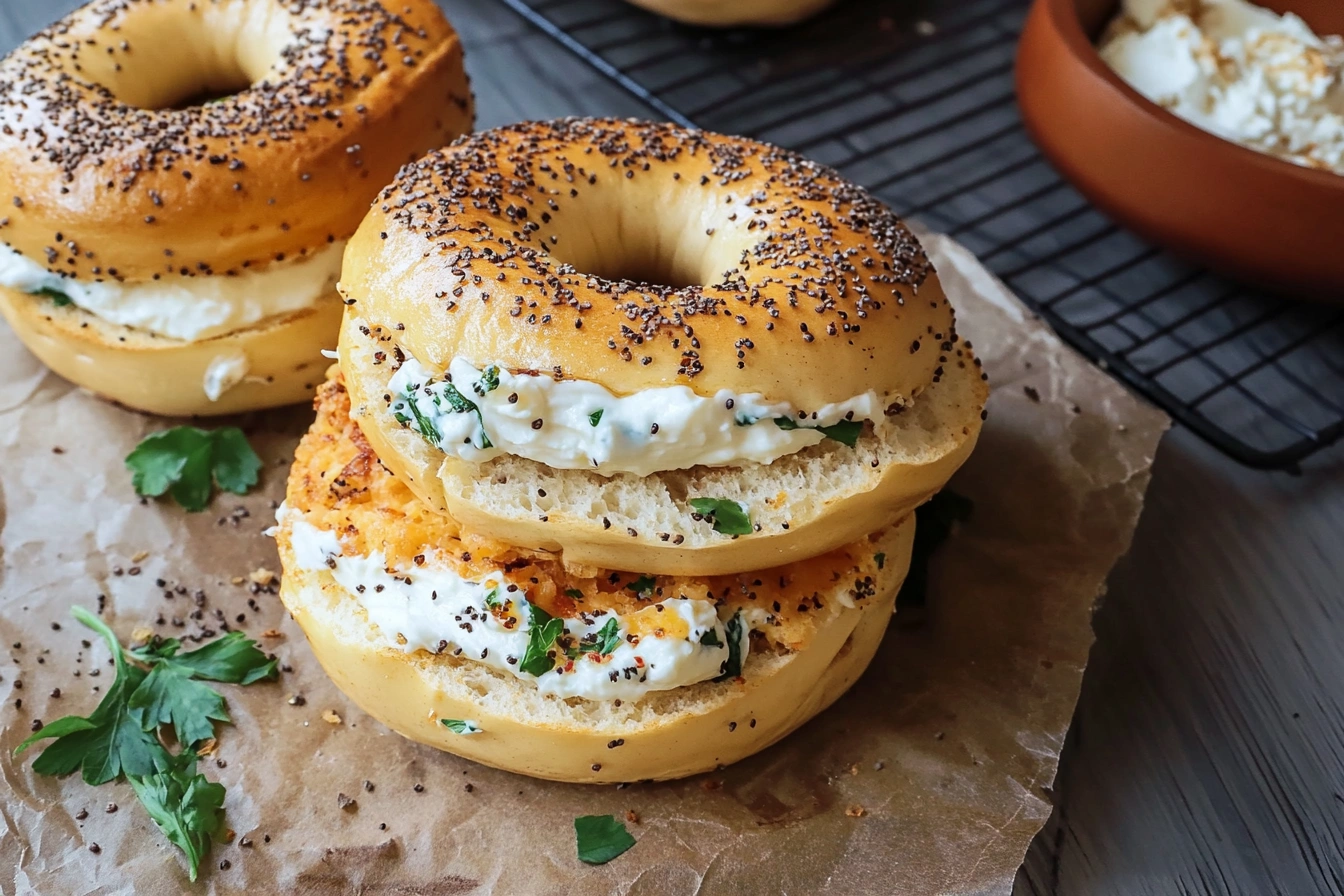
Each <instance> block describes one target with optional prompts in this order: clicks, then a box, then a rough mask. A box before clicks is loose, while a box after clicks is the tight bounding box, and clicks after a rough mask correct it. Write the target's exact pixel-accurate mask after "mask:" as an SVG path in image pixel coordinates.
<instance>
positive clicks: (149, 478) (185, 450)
mask: <svg viewBox="0 0 1344 896" xmlns="http://www.w3.org/2000/svg"><path fill="white" fill-rule="evenodd" d="M126 468H127V469H129V470H130V471H131V485H132V486H133V487H134V488H135V493H136V494H138V495H144V496H147V497H154V498H157V497H159V496H160V495H163V494H164V493H167V494H169V495H171V496H172V498H173V500H175V501H177V503H178V504H180V505H182V507H184V508H186V509H187V510H188V511H191V512H193V513H195V512H197V511H201V510H204V509H205V508H206V506H207V505H208V504H209V503H210V496H211V493H212V491H213V487H212V484H213V485H218V486H219V487H220V488H222V489H224V490H225V491H228V492H233V493H234V494H237V495H244V494H247V492H248V490H249V489H251V488H252V486H254V485H256V484H257V473H258V472H260V470H261V458H259V457H257V454H256V452H255V451H253V450H252V446H251V445H249V444H248V443H247V437H246V436H244V435H243V431H242V430H240V429H238V428H237V427H236V426H226V427H223V428H221V429H216V430H213V431H209V430H204V429H197V428H195V427H194V426H176V427H174V428H172V429H165V430H161V431H159V432H156V433H153V434H151V435H149V436H146V437H145V439H144V440H143V441H141V442H140V444H139V445H137V446H136V447H135V450H134V451H132V452H131V453H130V454H128V455H126Z"/></svg>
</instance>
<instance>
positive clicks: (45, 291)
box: [32, 286, 74, 308]
mask: <svg viewBox="0 0 1344 896" xmlns="http://www.w3.org/2000/svg"><path fill="white" fill-rule="evenodd" d="M32 294H33V295H35V296H46V297H47V298H48V299H51V303H52V304H53V305H55V306H56V307H57V308H64V307H65V306H66V305H73V304H74V301H73V300H72V299H71V298H70V297H69V296H68V295H66V294H65V293H63V292H61V291H60V290H59V289H52V288H51V287H50V286H44V287H42V288H41V289H39V290H35V291H34V292H33V293H32Z"/></svg>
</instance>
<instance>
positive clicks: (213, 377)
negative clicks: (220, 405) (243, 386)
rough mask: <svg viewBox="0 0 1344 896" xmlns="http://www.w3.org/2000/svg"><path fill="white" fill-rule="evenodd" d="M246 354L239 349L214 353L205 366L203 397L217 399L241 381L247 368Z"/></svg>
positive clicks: (245, 374) (202, 384) (202, 386)
mask: <svg viewBox="0 0 1344 896" xmlns="http://www.w3.org/2000/svg"><path fill="white" fill-rule="evenodd" d="M248 366H249V365H248V361H247V355H246V354H245V353H243V352H241V351H238V352H233V353H231V354H227V355H216V356H215V358H214V359H213V360H212V361H211V362H210V366H209V367H206V368H205V379H204V381H203V382H202V383H201V388H202V389H204V390H205V397H206V398H208V399H210V400H211V401H219V397H220V396H221V395H223V394H224V393H225V392H227V391H229V390H230V389H232V388H233V387H234V386H236V385H238V384H239V383H241V382H242V381H243V377H245V376H247V370H248Z"/></svg>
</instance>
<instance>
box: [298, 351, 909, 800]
mask: <svg viewBox="0 0 1344 896" xmlns="http://www.w3.org/2000/svg"><path fill="white" fill-rule="evenodd" d="M316 406H317V420H316V422H315V423H314V424H313V427H312V428H311V429H310V430H309V432H308V434H307V435H306V436H305V437H304V439H303V441H302V442H301V443H300V445H299V448H298V450H297V451H296V455H295V464H294V468H293V471H292V473H291V475H290V480H289V485H288V490H287V494H286V500H285V503H284V505H282V507H281V510H280V512H279V514H278V525H277V526H276V529H275V530H274V534H275V536H276V540H277V543H278V546H279V550H280V557H281V561H282V564H283V568H284V576H283V580H282V585H281V597H282V599H283V600H284V603H285V606H286V607H287V608H288V610H289V612H290V613H291V614H292V615H293V617H294V619H295V620H296V621H297V622H298V624H299V625H300V626H301V627H302V628H303V630H304V633H305V634H306V635H307V638H308V641H309V643H310V645H311V647H312V650H313V653H314V654H315V655H316V657H317V659H318V661H319V662H320V663H321V664H322V666H323V668H324V669H325V670H326V672H327V674H328V675H329V676H330V677H331V678H332V680H333V681H334V682H335V683H336V684H337V685H338V686H339V687H340V688H341V689H342V690H343V691H344V692H345V693H346V694H347V695H348V696H349V697H350V698H351V699H352V700H353V701H354V702H355V703H357V704H358V705H359V706H360V707H361V708H362V709H363V710H364V711H366V712H368V713H369V714H370V715H372V716H373V717H375V718H377V719H378V720H380V721H381V722H383V723H384V724H386V725H387V726H388V727H390V728H392V729H394V730H396V731H397V732H399V733H401V734H403V735H405V736H406V737H409V738H411V739H413V740H416V741H419V742H421V743H425V744H429V745H431V746H434V747H437V748H439V749H442V750H447V751H449V752H451V753H455V754H458V755H460V756H464V757H466V758H469V759H472V760H475V761H477V762H481V763H484V764H486V765H491V766H495V767H497V768H502V769H506V770H509V771H513V772H518V773H521V774H526V775H531V776H535V777H540V778H549V779H553V780H560V781H571V782H587V783H611V782H625V781H639V780H661V779H669V778H678V777H684V776H686V775H691V774H695V773H697V772H702V771H707V770H710V769H713V768H716V767H719V766H723V765H726V764H728V763H732V762H735V761H737V760H739V759H742V758H744V757H746V756H749V755H751V754H753V753H755V752H757V751H759V750H761V749H763V748H765V747H766V746H768V745H770V744H771V743H773V742H775V741H777V740H778V739H780V738H781V737H783V736H785V735H786V734H788V733H789V732H790V731H793V730H794V729H796V728H798V727H799V726H800V725H802V724H803V723H805V722H807V721H808V720H809V719H811V718H812V717H813V716H815V715H816V714H817V713H819V712H821V711H822V710H823V709H825V708H826V707H827V706H829V705H830V704H831V703H832V702H834V701H835V700H836V699H837V698H838V697H839V696H840V695H841V694H842V693H844V691H845V690H846V689H847V688H849V687H850V685H852V684H853V683H854V682H855V680H857V679H858V677H859V675H860V674H861V673H862V672H863V670H864V669H865V668H866V667H867V665H868V663H869V662H870V661H871V659H872V657H873V654H874V653H875V652H876V650H877V647H878V644H879V643H880V641H881V640H882V636H883V633H884V632H885V631H886V628H887V624H888V622H889V621H890V619H891V615H892V612H893V607H894V602H895V597H896V592H897V590H898V589H899V588H900V585H901V583H902V582H903V581H904V578H905V574H906V571H907V569H908V566H909V559H910V550H911V543H912V539H913V534H914V521H913V518H908V519H906V520H904V521H902V522H900V523H899V524H897V525H895V526H892V527H889V528H887V529H885V530H883V531H880V532H878V533H874V534H873V535H870V536H868V537H866V538H864V539H862V540H860V541H858V542H855V543H853V544H850V545H846V546H844V547H842V548H838V549H835V550H832V551H830V552H828V553H826V554H823V555H821V556H818V557H814V558H811V559H809V560H804V561H798V562H795V563H792V564H789V565H786V566H780V567H776V568H772V569H768V570H758V571H756V572H751V573H743V574H738V575H719V576H708V577H685V576H658V575H649V574H646V573H643V572H640V571H639V570H633V571H612V570H599V569H592V568H589V569H584V568H581V567H575V566H573V565H567V564H565V563H564V562H562V560H561V558H560V557H558V556H557V555H554V554H548V553H545V552H536V551H526V550H522V549H519V548H515V547H511V546H509V545H506V544H504V543H501V542H496V541H492V540H489V539H486V538H476V537H473V536H472V535H471V534H470V532H468V531H463V530H461V529H460V528H459V527H458V526H456V525H455V524H452V523H451V522H450V521H447V520H445V518H444V517H442V516H441V515H439V514H438V513H436V512H435V511H433V510H431V509H429V508H428V507H427V506H426V505H425V504H424V503H423V502H421V501H420V500H419V499H418V498H416V497H415V496H414V495H413V494H412V493H411V491H410V490H409V489H408V488H407V487H406V486H405V485H403V484H402V483H401V482H400V481H399V480H398V479H397V478H396V477H394V476H393V475H392V474H390V473H389V472H388V471H387V470H386V469H385V468H384V467H383V466H382V465H381V464H380V462H379V460H378V457H377V456H376V455H375V454H374V451H373V449H372V448H371V447H370V445H369V443H368V442H367V441H366V440H365V439H364V437H363V434H362V433H361V431H360V430H359V428H358V427H357V426H356V425H355V424H354V423H353V422H352V421H351V419H350V416H349V398H348V396H347V394H346V392H345V388H344V386H343V384H342V383H341V381H340V378H339V375H335V374H334V375H333V378H332V379H330V380H328V381H327V382H326V383H325V384H324V385H323V386H322V387H321V388H320V390H319V393H318V398H317V402H316Z"/></svg>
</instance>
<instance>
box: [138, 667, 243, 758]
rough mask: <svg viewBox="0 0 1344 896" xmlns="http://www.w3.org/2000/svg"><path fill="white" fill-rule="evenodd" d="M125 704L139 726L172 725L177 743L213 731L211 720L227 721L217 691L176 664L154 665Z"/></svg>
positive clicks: (193, 742) (204, 736)
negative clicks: (193, 678)
mask: <svg viewBox="0 0 1344 896" xmlns="http://www.w3.org/2000/svg"><path fill="white" fill-rule="evenodd" d="M126 706H127V707H128V708H129V709H130V711H131V716H132V717H133V718H134V719H135V720H136V722H137V723H139V725H140V727H141V728H143V729H145V730H147V731H153V730H154V729H155V728H157V727H158V726H159V725H172V726H173V733H174V734H175V735H176V736H177V741H178V743H180V744H182V745H183V746H186V747H193V746H195V745H196V744H198V743H200V742H201V741H203V740H206V739H207V738H210V737H213V736H214V734H215V725H214V723H215V722H228V721H231V719H230V718H229V714H228V712H227V711H226V710H225V709H224V698H223V697H222V696H220V694H219V692H218V691H216V690H215V689H214V688H212V687H210V686H209V685H206V684H201V683H200V682H199V681H192V679H191V675H190V674H188V673H187V672H184V671H183V670H182V669H180V668H178V667H176V666H170V665H166V664H161V665H158V666H155V667H154V669H153V670H152V671H151V672H150V673H149V675H148V677H146V678H145V680H144V681H143V682H141V684H140V686H139V687H137V688H136V689H135V692H134V693H133V694H131V697H130V700H128V701H127V703H126Z"/></svg>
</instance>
